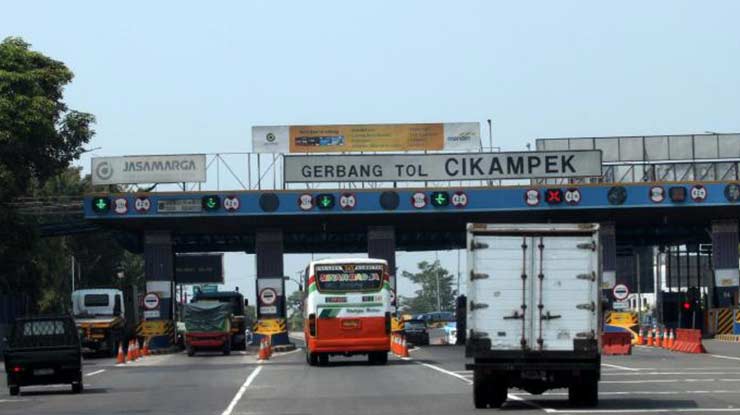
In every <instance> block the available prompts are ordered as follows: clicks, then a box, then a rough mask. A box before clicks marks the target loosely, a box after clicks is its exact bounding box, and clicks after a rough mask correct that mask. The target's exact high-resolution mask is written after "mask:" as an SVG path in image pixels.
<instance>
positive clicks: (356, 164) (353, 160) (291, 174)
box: [284, 150, 602, 183]
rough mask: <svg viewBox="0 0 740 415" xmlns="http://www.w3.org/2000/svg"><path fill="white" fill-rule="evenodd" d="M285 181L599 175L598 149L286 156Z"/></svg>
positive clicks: (448, 179) (378, 180)
mask: <svg viewBox="0 0 740 415" xmlns="http://www.w3.org/2000/svg"><path fill="white" fill-rule="evenodd" d="M284 170H285V171H284V177H285V182H286V183H316V182H363V181H369V182H372V181H376V182H382V181H399V182H403V181H452V180H498V179H534V178H555V177H599V176H601V175H602V173H601V151H598V150H596V151H593V150H589V151H538V152H518V153H458V154H389V155H368V156H365V155H341V156H338V155H337V156H334V155H321V156H319V155H316V156H313V155H308V156H299V155H292V156H285V163H284Z"/></svg>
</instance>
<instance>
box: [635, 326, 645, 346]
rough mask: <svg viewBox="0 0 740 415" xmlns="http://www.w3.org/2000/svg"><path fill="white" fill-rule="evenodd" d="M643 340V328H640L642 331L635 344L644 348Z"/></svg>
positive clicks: (638, 334) (638, 333) (639, 332)
mask: <svg viewBox="0 0 740 415" xmlns="http://www.w3.org/2000/svg"><path fill="white" fill-rule="evenodd" d="M642 343H643V338H642V327H640V330H639V331H638V332H637V339H636V340H635V344H636V345H638V346H642Z"/></svg>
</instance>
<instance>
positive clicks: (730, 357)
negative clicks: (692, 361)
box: [707, 354, 740, 360]
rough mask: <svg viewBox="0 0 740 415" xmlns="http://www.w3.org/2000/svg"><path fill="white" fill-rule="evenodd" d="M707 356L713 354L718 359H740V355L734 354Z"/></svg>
mask: <svg viewBox="0 0 740 415" xmlns="http://www.w3.org/2000/svg"><path fill="white" fill-rule="evenodd" d="M707 356H711V357H714V358H717V359H727V360H740V357H733V356H722V355H721V354H710V355H707Z"/></svg>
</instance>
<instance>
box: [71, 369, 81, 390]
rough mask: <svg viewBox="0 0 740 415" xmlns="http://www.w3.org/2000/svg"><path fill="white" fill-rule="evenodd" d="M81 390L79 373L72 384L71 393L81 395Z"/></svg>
mask: <svg viewBox="0 0 740 415" xmlns="http://www.w3.org/2000/svg"><path fill="white" fill-rule="evenodd" d="M82 389H83V385H82V373H80V375H79V377H78V378H77V380H76V381H74V382H72V393H81V392H82Z"/></svg>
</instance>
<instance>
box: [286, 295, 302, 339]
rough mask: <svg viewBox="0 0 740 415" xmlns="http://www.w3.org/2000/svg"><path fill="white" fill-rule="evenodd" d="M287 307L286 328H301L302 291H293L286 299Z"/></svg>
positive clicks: (293, 329) (296, 329)
mask: <svg viewBox="0 0 740 415" xmlns="http://www.w3.org/2000/svg"><path fill="white" fill-rule="evenodd" d="M286 306H287V308H288V329H289V330H290V331H301V330H303V291H293V293H292V294H291V295H289V296H288V298H287V300H286Z"/></svg>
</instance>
